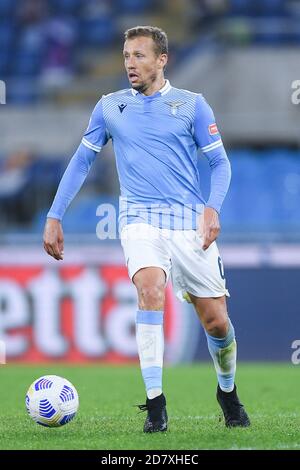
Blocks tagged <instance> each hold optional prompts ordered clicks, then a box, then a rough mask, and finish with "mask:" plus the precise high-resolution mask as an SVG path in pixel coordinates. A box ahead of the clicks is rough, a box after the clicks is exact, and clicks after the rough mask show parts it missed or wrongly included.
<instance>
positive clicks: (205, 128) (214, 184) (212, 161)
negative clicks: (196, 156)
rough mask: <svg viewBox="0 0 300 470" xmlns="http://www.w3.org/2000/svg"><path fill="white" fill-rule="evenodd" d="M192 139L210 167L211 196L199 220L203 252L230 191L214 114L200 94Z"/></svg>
mask: <svg viewBox="0 0 300 470" xmlns="http://www.w3.org/2000/svg"><path fill="white" fill-rule="evenodd" d="M194 138H195V141H196V143H197V145H198V147H199V148H200V149H201V151H202V153H204V155H205V156H206V158H207V159H208V162H209V165H210V168H211V189H210V195H209V199H208V201H207V203H206V205H205V208H204V213H203V217H202V219H201V221H200V232H201V233H202V237H203V249H204V250H206V249H207V248H208V247H209V246H210V245H211V243H212V242H213V241H215V240H216V238H217V237H218V235H219V233H220V221H219V214H220V211H221V207H222V204H223V201H224V199H225V196H226V194H227V191H228V188H229V184H230V179H231V167H230V162H229V160H228V157H227V154H226V151H225V149H224V146H223V142H222V139H221V135H220V133H219V131H218V128H217V124H216V121H215V117H214V113H213V111H212V109H211V107H210V106H209V104H208V103H207V102H206V101H205V99H204V98H203V97H202V96H201V95H198V97H197V101H196V112H195V122H194Z"/></svg>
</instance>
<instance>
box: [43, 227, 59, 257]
mask: <svg viewBox="0 0 300 470" xmlns="http://www.w3.org/2000/svg"><path fill="white" fill-rule="evenodd" d="M44 248H45V251H46V252H47V253H48V255H50V256H52V257H53V258H55V259H57V260H58V261H59V260H62V259H63V257H64V234H63V229H62V226H61V223H60V221H59V220H57V219H51V218H48V219H47V221H46V224H45V229H44Z"/></svg>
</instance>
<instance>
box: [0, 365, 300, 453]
mask: <svg viewBox="0 0 300 470" xmlns="http://www.w3.org/2000/svg"><path fill="white" fill-rule="evenodd" d="M45 374H56V375H61V376H63V377H65V378H67V379H69V380H70V381H71V382H72V383H73V384H74V385H75V386H76V388H77V390H78V393H79V399H80V408H79V412H78V414H77V416H76V418H75V419H74V420H73V421H72V422H70V423H68V424H67V425H65V426H63V427H61V428H52V429H50V428H45V427H43V426H39V425H37V424H36V423H34V422H33V421H32V420H31V419H30V418H29V417H28V415H27V412H26V409H25V394H26V391H27V388H28V387H29V385H30V384H31V383H32V382H33V381H34V380H35V379H37V378H38V377H39V376H41V375H45ZM0 376H1V397H0V403H1V426H0V448H1V449H107V450H116V449H120V450H123V449H144V450H150V449H154V450H156V449H170V450H174V449H177V450H180V449H187V450H196V449H197V450H200V449H299V448H300V398H299V369H298V367H297V366H294V365H291V364H239V367H238V373H237V384H238V390H239V394H240V397H241V400H242V402H244V404H245V405H246V409H247V411H248V413H249V415H250V418H251V421H252V426H251V427H250V428H247V429H227V428H225V426H224V423H223V421H220V419H219V418H220V410H219V406H218V404H217V401H216V399H215V392H216V377H215V373H214V369H213V366H212V365H211V364H195V365H184V366H182V365H181V366H176V367H166V368H165V371H164V391H165V394H166V397H167V405H168V407H167V409H168V414H169V431H168V432H167V433H160V434H150V435H149V434H143V432H142V427H143V422H144V419H145V414H144V413H138V409H137V408H135V407H134V405H135V404H141V403H144V401H145V394H144V388H143V383H142V379H141V375H140V371H139V366H138V365H136V366H122V367H121V366H109V367H108V366H103V365H92V366H63V365H57V366H54V365H51V366H48V365H45V366H41V365H39V366H31V365H30V366H29V365H2V366H0Z"/></svg>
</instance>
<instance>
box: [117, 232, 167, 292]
mask: <svg viewBox="0 0 300 470" xmlns="http://www.w3.org/2000/svg"><path fill="white" fill-rule="evenodd" d="M121 244H122V248H123V251H124V256H125V259H126V265H127V268H128V274H129V277H130V279H131V280H132V281H133V279H134V284H135V285H137V283H139V285H140V283H141V282H142V281H144V282H149V281H151V280H152V281H155V282H158V283H160V282H161V281H162V280H163V283H164V284H166V281H167V280H168V277H169V273H170V269H171V260H170V254H169V251H168V246H167V244H166V243H165V240H164V239H163V238H162V237H161V236H160V231H159V229H157V228H155V227H152V226H149V225H147V224H130V225H127V226H126V227H125V229H124V230H123V231H122V234H121ZM137 274H138V276H136V275H137Z"/></svg>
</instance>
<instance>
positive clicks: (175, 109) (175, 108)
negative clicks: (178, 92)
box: [165, 101, 186, 116]
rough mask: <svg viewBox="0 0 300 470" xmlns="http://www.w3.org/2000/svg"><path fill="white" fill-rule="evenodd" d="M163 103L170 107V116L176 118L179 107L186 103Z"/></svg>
mask: <svg viewBox="0 0 300 470" xmlns="http://www.w3.org/2000/svg"><path fill="white" fill-rule="evenodd" d="M165 103H166V104H167V105H168V106H170V107H171V114H173V116H176V114H177V112H178V108H179V106H182V105H183V104H185V103H186V101H165Z"/></svg>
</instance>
